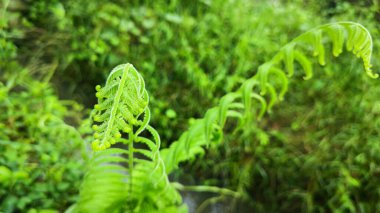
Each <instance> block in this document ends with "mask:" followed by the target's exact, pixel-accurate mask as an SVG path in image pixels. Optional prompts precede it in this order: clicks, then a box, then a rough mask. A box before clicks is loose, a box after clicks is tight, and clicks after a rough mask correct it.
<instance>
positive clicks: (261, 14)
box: [0, 0, 380, 212]
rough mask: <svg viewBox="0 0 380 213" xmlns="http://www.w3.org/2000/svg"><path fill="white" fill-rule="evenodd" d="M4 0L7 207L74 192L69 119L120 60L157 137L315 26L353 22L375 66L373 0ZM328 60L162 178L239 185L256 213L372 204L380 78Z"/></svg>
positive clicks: (348, 61) (78, 172) (77, 138)
mask: <svg viewBox="0 0 380 213" xmlns="http://www.w3.org/2000/svg"><path fill="white" fill-rule="evenodd" d="M0 2H1V4H0V112H1V114H0V209H1V210H2V211H4V212H48V211H50V212H55V211H58V212H62V211H64V210H65V209H67V208H68V207H69V206H70V205H71V204H73V203H74V202H75V201H76V198H77V195H78V189H79V185H80V182H81V179H82V176H83V172H84V167H85V162H86V158H87V153H88V150H89V144H88V143H87V141H86V139H85V138H86V135H87V133H88V130H87V129H86V128H85V127H83V128H79V131H77V130H75V128H74V127H80V126H81V125H82V124H83V123H84V119H83V118H85V117H86V116H87V114H88V110H87V109H90V108H92V107H93V105H94V104H95V102H96V98H95V96H94V95H93V94H94V92H95V89H94V87H95V85H97V84H102V83H103V82H104V81H105V79H106V77H107V76H108V74H109V70H110V69H111V68H112V67H114V66H115V65H117V64H121V63H125V62H131V63H133V64H134V66H135V67H136V68H137V69H138V70H139V71H140V73H141V74H142V75H143V77H144V79H145V81H146V86H147V90H148V91H149V93H150V97H151V98H152V100H151V109H152V121H151V125H152V126H154V127H155V128H156V129H157V131H158V132H159V133H160V135H161V137H162V142H163V144H162V146H163V147H167V146H169V145H170V144H171V143H172V142H173V141H175V140H176V139H177V138H178V137H179V135H180V134H181V133H182V132H183V131H184V130H185V129H186V127H187V126H188V125H189V123H191V122H192V121H193V119H192V118H199V117H201V116H203V115H204V113H205V111H206V110H207V109H208V108H209V107H211V106H213V105H214V104H215V103H217V101H218V100H219V98H220V97H221V96H222V95H224V94H225V93H227V92H230V91H232V90H233V89H236V87H237V86H238V84H239V83H240V82H241V81H242V80H243V79H245V78H247V77H250V76H252V75H254V74H255V73H256V69H257V67H258V65H260V64H262V63H263V62H265V61H266V60H268V59H270V58H271V57H272V56H273V55H274V54H275V53H276V51H277V50H278V49H279V48H280V47H281V46H282V45H284V44H286V43H287V42H289V41H290V40H292V39H293V38H294V37H296V36H297V35H298V34H300V33H302V32H304V31H306V30H308V29H310V28H312V27H314V26H317V25H319V24H323V23H328V22H333V21H340V20H342V21H343V20H350V21H355V22H359V23H361V24H363V25H364V26H365V27H367V28H368V29H369V31H370V32H371V34H372V36H373V38H374V56H373V61H372V62H373V64H374V69H375V70H376V69H378V68H379V67H380V63H379V61H378V58H379V57H380V54H379V49H380V40H379V39H378V38H379V37H380V35H379V34H380V33H379V28H378V27H377V26H378V25H379V21H380V12H379V6H380V5H379V4H378V3H377V1H352V0H351V1H332V0H331V1H324V2H323V3H321V2H320V1H285V0H282V1H264V0H263V1H259V0H256V1H248V0H236V1H233V0H228V1H225V0H214V1H207V0H198V1H170V2H168V1H164V0H157V1H121V0H120V1H119V0H115V1H88V2H87V1H86V3H84V2H83V1H77V0H67V1H59V0H38V1H29V0H1V1H0ZM327 59H328V60H332V61H333V63H327V64H328V65H326V67H324V68H320V67H315V69H316V70H318V71H319V72H316V74H315V75H316V76H315V77H314V79H313V80H310V81H304V80H302V78H301V76H300V77H296V78H293V80H292V81H294V82H292V87H290V92H288V94H287V96H286V97H285V101H284V102H283V103H281V104H280V105H278V106H277V107H275V108H274V109H273V110H272V111H273V112H272V113H271V114H270V115H269V116H266V118H264V119H263V120H261V121H260V122H258V123H255V124H252V126H251V128H250V129H247V130H246V131H244V134H237V133H229V134H228V135H227V137H225V138H224V142H223V144H225V145H223V146H220V147H212V148H211V149H209V150H208V152H207V153H205V154H204V155H203V156H201V157H200V158H198V159H197V160H194V161H193V162H189V163H185V164H184V165H183V167H182V169H179V170H178V171H176V172H175V175H173V177H171V178H172V179H173V180H176V181H179V182H182V183H188V184H206V185H207V184H210V185H217V186H220V187H226V188H230V189H235V190H238V191H239V192H241V193H244V195H245V198H246V199H245V201H244V203H243V204H241V205H244V206H245V207H246V208H248V209H250V210H251V211H252V210H255V211H257V212H299V211H302V212H304V211H311V212H330V211H337V212H375V211H376V210H377V209H380V206H379V204H380V202H379V201H380V181H379V180H380V179H379V176H380V157H379V155H378V153H379V151H380V144H379V143H378V142H379V141H380V140H379V138H380V117H379V115H380V101H379V100H378V94H379V92H380V87H379V86H378V85H377V81H376V80H373V79H370V78H368V77H367V76H365V75H363V74H362V73H363V68H362V65H361V62H360V60H352V56H351V55H348V54H342V55H341V56H340V57H339V58H333V57H327ZM83 126H85V125H83ZM227 129H228V128H227ZM83 138H84V139H83ZM236 208H238V207H231V206H230V205H229V208H226V211H232V212H234V211H237V210H236Z"/></svg>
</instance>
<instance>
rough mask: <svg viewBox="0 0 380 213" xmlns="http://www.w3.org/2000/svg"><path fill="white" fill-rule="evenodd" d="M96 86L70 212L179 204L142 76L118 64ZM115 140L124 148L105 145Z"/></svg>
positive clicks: (127, 209)
mask: <svg viewBox="0 0 380 213" xmlns="http://www.w3.org/2000/svg"><path fill="white" fill-rule="evenodd" d="M96 90H97V93H96V97H97V98H98V104H96V105H95V107H94V110H93V111H92V113H91V117H92V118H93V120H94V123H95V124H94V125H93V129H94V132H95V133H94V139H95V140H94V141H93V142H92V147H93V150H94V153H93V157H92V160H91V161H90V163H89V169H88V171H87V175H86V177H85V179H84V181H83V184H82V187H81V192H80V199H79V202H78V203H77V204H76V205H75V207H74V209H73V210H72V211H74V212H119V211H128V212H141V211H142V210H144V212H149V211H150V212H154V211H160V210H162V209H166V208H170V207H172V206H178V205H179V204H181V197H180V196H179V194H178V192H177V191H176V190H175V188H174V187H173V186H172V185H171V184H170V183H169V181H168V177H167V174H166V172H165V165H164V163H163V160H162V159H161V156H160V152H159V149H160V144H161V141H160V136H159V134H158V133H157V131H156V130H155V129H154V128H153V127H152V126H150V125H149V121H150V115H151V114H150V110H149V108H148V102H149V96H148V93H147V91H146V90H145V83H144V80H143V78H142V76H141V75H140V74H139V73H138V71H137V70H136V69H135V68H134V67H133V66H132V65H131V64H124V65H119V66H117V67H116V68H114V69H113V70H112V71H111V73H110V75H109V77H108V79H107V81H106V85H105V86H104V87H103V88H102V87H100V86H97V87H96ZM115 143H121V144H124V145H125V146H127V149H125V150H124V149H118V148H109V147H110V146H111V145H112V144H115ZM148 209H149V211H148ZM182 209H184V207H183V208H182Z"/></svg>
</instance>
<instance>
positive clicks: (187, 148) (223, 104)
mask: <svg viewBox="0 0 380 213" xmlns="http://www.w3.org/2000/svg"><path fill="white" fill-rule="evenodd" d="M327 38H329V40H331V42H332V53H333V55H334V56H339V54H340V53H341V52H342V51H343V46H344V42H346V49H347V51H351V52H353V53H354V54H355V55H356V56H358V57H360V58H361V59H362V60H363V65H364V69H365V71H366V73H367V75H369V76H370V77H372V78H377V77H378V74H375V73H373V72H372V70H371V63H370V61H371V54H372V38H371V35H370V34H369V32H368V31H367V29H366V28H364V27H363V26H362V25H360V24H357V23H354V22H338V23H332V24H327V25H322V26H319V27H316V28H314V29H312V30H310V31H308V32H306V33H304V34H302V35H300V36H299V37H297V38H295V39H294V40H293V41H291V42H289V43H288V44H287V45H285V46H284V47H283V48H282V49H281V50H280V51H279V52H278V53H277V54H276V55H275V56H274V57H273V58H272V60H270V61H268V62H266V63H264V64H263V65H261V66H260V67H259V68H258V72H257V74H256V75H255V76H253V77H251V78H250V79H248V80H246V81H245V82H243V84H242V86H241V87H240V88H239V89H238V90H237V91H236V92H231V93H228V94H226V95H225V96H224V97H222V99H221V101H220V102H219V105H218V106H216V107H213V108H211V109H209V110H208V111H207V112H206V114H205V117H204V118H201V119H198V120H196V121H195V122H194V123H192V125H190V127H189V129H188V130H187V131H185V132H184V133H183V134H182V135H181V136H180V138H179V139H178V140H177V141H175V142H173V143H172V144H171V146H170V147H169V148H167V149H163V150H161V156H162V158H163V159H164V162H165V166H166V172H167V173H170V172H171V171H172V170H173V169H175V168H177V166H178V165H179V163H180V162H183V161H186V160H190V159H194V158H195V156H196V155H199V154H203V153H204V148H205V147H208V146H209V145H211V144H219V143H220V142H221V141H222V138H223V135H224V133H223V128H224V127H225V124H226V120H227V119H228V118H230V119H237V120H238V122H239V124H238V125H237V126H236V127H235V128H236V129H242V128H243V126H244V125H245V124H248V123H250V122H249V121H250V120H252V118H257V119H260V118H261V117H262V115H263V114H264V113H265V112H266V111H270V110H271V108H272V106H273V105H274V104H275V103H278V101H279V100H282V99H283V97H284V95H285V94H286V92H287V89H288V78H290V77H292V76H293V74H294V72H295V66H294V63H298V64H299V65H300V66H301V68H302V69H303V71H304V72H305V76H304V79H305V80H308V79H311V78H312V76H313V67H312V60H311V57H309V56H307V53H308V52H307V48H305V46H306V47H311V48H312V49H313V51H312V55H313V56H315V57H318V62H319V64H321V65H325V56H326V50H325V47H324V45H325V44H324V42H325V40H326V39H327ZM285 73H287V75H286V74H285ZM268 94H269V95H268ZM253 101H255V102H256V103H253ZM234 106H242V107H240V108H238V109H236V108H234ZM231 112H233V113H231Z"/></svg>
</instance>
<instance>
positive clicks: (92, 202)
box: [71, 22, 378, 212]
mask: <svg viewBox="0 0 380 213" xmlns="http://www.w3.org/2000/svg"><path fill="white" fill-rule="evenodd" d="M327 38H329V39H330V40H331V41H332V44H333V46H332V53H333V55H334V56H338V55H339V54H340V53H341V52H342V49H343V46H344V42H346V48H347V50H348V51H352V52H353V53H354V54H356V55H357V56H358V57H360V58H362V60H363V64H364V68H365V70H366V73H367V74H368V75H369V76H370V77H373V78H376V77H378V75H377V74H374V73H372V71H371V64H370V59H371V54H372V39H371V36H370V34H369V33H368V31H367V30H366V29H365V28H364V27H363V26H361V25H360V24H356V23H352V22H339V23H334V24H327V25H323V26H320V27H317V28H315V29H312V30H310V31H308V32H306V33H304V34H302V35H301V36H299V37H297V38H296V39H294V40H293V41H292V42H290V43H288V44H287V45H286V46H284V47H283V48H282V49H281V50H280V51H279V53H278V54H277V55H275V56H274V57H273V59H272V60H270V61H269V62H267V63H265V64H263V65H261V66H260V67H259V69H258V72H257V74H256V75H255V76H253V77H251V78H249V79H248V80H246V81H245V82H244V83H243V84H242V86H241V87H240V88H239V89H238V90H237V91H235V92H231V93H228V94H226V95H225V96H224V97H222V98H221V100H220V103H219V105H218V106H216V107H213V108H211V109H209V110H208V111H207V112H206V114H205V117H204V118H202V119H198V120H196V121H195V122H194V123H193V124H192V125H191V126H190V127H189V130H188V131H186V132H184V133H183V134H182V135H181V137H180V138H179V140H178V141H176V142H173V143H172V144H171V146H170V147H169V148H167V149H163V150H161V151H159V147H160V138H159V135H158V133H157V132H156V131H155V130H154V128H153V127H151V126H150V125H149V119H150V111H149V108H148V102H149V96H148V93H147V91H146V90H145V85H144V81H143V79H142V77H141V75H140V74H139V73H138V72H137V71H136V69H135V68H134V67H133V66H132V65H131V64H124V65H120V66H118V67H116V68H115V69H114V70H113V71H112V72H111V74H110V75H109V77H108V79H107V82H106V85H105V86H104V87H103V88H100V86H97V88H96V89H97V91H98V92H97V94H96V96H97V97H98V102H99V103H98V104H97V105H95V107H94V111H93V113H92V117H93V119H94V121H95V122H96V124H94V125H93V129H94V130H95V133H94V138H95V140H94V141H93V143H92V147H93V150H95V151H97V152H95V153H94V156H93V159H92V162H91V163H90V166H89V167H90V168H89V170H88V173H87V175H86V177H85V179H84V182H83V184H82V188H81V198H80V200H79V202H78V204H77V205H76V206H74V207H73V209H71V210H72V211H74V212H120V211H131V212H179V211H187V208H186V207H185V206H181V207H179V208H178V206H179V205H180V204H181V199H180V196H179V194H178V192H177V191H176V190H175V188H174V187H175V186H176V187H177V188H178V189H181V188H184V187H182V186H181V187H178V184H174V185H173V184H170V183H169V181H168V177H167V174H168V173H170V172H171V171H173V170H174V169H175V168H177V167H178V165H179V163H181V162H183V161H186V160H190V159H194V158H195V157H196V156H197V155H198V154H202V153H203V152H204V147H208V146H210V145H213V144H219V143H221V142H222V138H223V128H224V126H225V125H226V122H227V120H228V118H236V119H237V120H238V125H237V127H236V128H235V129H234V130H235V131H244V127H245V125H249V124H250V123H252V122H253V121H254V119H260V118H261V117H262V116H263V115H264V114H265V112H267V111H270V110H271V108H272V107H273V105H274V104H276V103H278V102H279V100H282V99H283V97H284V95H285V94H286V92H287V89H288V78H289V77H291V76H293V74H294V71H295V67H296V66H294V64H295V62H297V63H298V64H299V65H300V66H301V68H302V69H303V70H304V71H305V77H304V79H310V78H311V77H312V75H313V70H312V61H311V60H310V57H308V56H306V54H305V53H304V52H307V51H308V49H307V48H310V46H311V47H312V52H313V55H314V56H316V57H318V61H319V63H320V64H321V65H324V64H325V52H326V51H325V47H324V40H325V39H327ZM296 47H298V48H296ZM305 48H306V50H305ZM285 70H286V71H285ZM286 73H287V74H286ZM268 94H269V95H268ZM254 101H256V102H257V103H258V104H255V103H254ZM144 130H147V132H148V133H150V135H151V137H152V138H153V140H151V139H148V138H147V137H145V134H144V137H143V136H140V133H142V132H143V131H144ZM125 138H126V139H125ZM118 142H120V143H123V144H125V145H126V147H127V149H125V150H124V149H116V148H110V149H107V148H109V147H110V146H111V145H112V144H115V143H118ZM137 144H138V146H137ZM104 149H106V150H104ZM161 156H162V158H161Z"/></svg>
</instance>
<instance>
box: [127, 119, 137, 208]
mask: <svg viewBox="0 0 380 213" xmlns="http://www.w3.org/2000/svg"><path fill="white" fill-rule="evenodd" d="M131 128H132V131H130V132H129V134H128V150H129V152H128V153H129V156H128V158H129V159H128V167H129V175H130V176H129V177H130V179H129V190H128V191H129V196H132V180H133V174H132V173H133V140H134V137H135V135H134V133H133V126H131ZM131 212H132V209H131Z"/></svg>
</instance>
